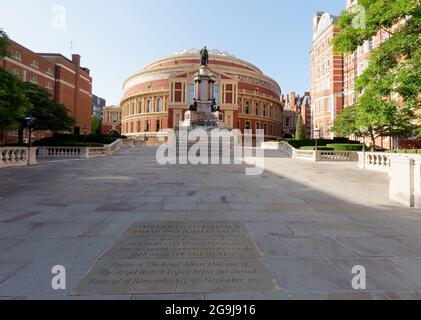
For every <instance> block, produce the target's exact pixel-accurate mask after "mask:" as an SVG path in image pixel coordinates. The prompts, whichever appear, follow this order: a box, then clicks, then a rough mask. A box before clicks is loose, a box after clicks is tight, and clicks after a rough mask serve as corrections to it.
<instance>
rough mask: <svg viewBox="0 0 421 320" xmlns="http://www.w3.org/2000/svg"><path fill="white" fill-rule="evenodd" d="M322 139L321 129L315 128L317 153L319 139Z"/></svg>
mask: <svg viewBox="0 0 421 320" xmlns="http://www.w3.org/2000/svg"><path fill="white" fill-rule="evenodd" d="M319 138H320V129H319V128H317V127H316V128H315V129H314V139H315V140H316V151H317V148H318V145H317V144H318V139H319Z"/></svg>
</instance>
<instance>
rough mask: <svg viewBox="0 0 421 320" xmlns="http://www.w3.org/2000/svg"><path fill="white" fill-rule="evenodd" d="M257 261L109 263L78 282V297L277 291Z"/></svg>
mask: <svg viewBox="0 0 421 320" xmlns="http://www.w3.org/2000/svg"><path fill="white" fill-rule="evenodd" d="M275 288H276V286H275V284H274V282H273V281H272V278H271V276H270V275H269V273H268V272H267V271H266V268H265V267H264V266H263V265H262V263H261V262H259V260H256V259H252V260H250V259H220V260H218V259H211V260H209V259H183V260H180V259H175V260H174V259H165V260H162V259H160V260H135V261H127V260H120V261H111V260H105V261H104V262H103V263H100V264H98V265H96V266H95V267H94V268H93V270H91V272H90V273H89V275H88V276H87V277H85V278H84V279H83V280H82V281H81V282H79V283H78V285H77V287H76V288H75V289H74V290H73V293H74V294H76V295H86V294H105V295H107V294H113V295H116V294H117V295H118V294H134V295H136V294H143V293H155V294H159V293H205V292H227V291H228V292H242V291H247V290H250V289H253V290H256V291H273V290H274V289H275Z"/></svg>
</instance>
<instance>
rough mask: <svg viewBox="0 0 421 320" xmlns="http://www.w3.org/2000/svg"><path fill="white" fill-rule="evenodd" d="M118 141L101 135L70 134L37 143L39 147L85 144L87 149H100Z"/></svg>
mask: <svg viewBox="0 0 421 320" xmlns="http://www.w3.org/2000/svg"><path fill="white" fill-rule="evenodd" d="M117 139H118V137H113V136H101V135H95V134H91V135H87V136H86V137H85V136H75V135H71V134H56V135H54V136H53V137H51V138H45V139H42V140H41V141H38V142H37V145H39V146H58V147H62V146H69V147H71V146H84V145H85V142H86V143H87V145H88V146H89V147H102V146H103V145H104V144H112V143H113V142H115V141H116V140H117Z"/></svg>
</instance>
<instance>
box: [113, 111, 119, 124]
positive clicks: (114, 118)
mask: <svg viewBox="0 0 421 320" xmlns="http://www.w3.org/2000/svg"><path fill="white" fill-rule="evenodd" d="M117 121H118V116H117V113H113V116H112V122H113V123H116V122H117Z"/></svg>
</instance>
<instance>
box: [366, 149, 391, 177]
mask: <svg viewBox="0 0 421 320" xmlns="http://www.w3.org/2000/svg"><path fill="white" fill-rule="evenodd" d="M392 155H393V154H391V153H385V152H358V166H359V167H360V169H366V170H371V171H379V172H389V169H390V158H391V156H392Z"/></svg>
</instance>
